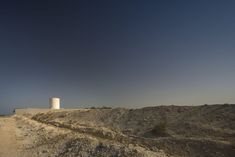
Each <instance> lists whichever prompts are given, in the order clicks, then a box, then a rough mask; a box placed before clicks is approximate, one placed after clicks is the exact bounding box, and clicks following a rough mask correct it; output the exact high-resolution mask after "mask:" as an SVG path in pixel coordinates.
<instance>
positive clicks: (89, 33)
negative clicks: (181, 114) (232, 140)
mask: <svg viewBox="0 0 235 157" xmlns="http://www.w3.org/2000/svg"><path fill="white" fill-rule="evenodd" d="M234 8H235V2H234V1H232V0H220V1H218V0H194V1H191V0H184V1H183V0H177V1H176V0H99V1H97V0H70V1H65V0H64V1H62V0H47V1H45V0H35V1H32V0H28V1H25V0H21V1H13V0H7V1H1V2H0V34H1V35H0V114H5V113H9V112H11V110H12V109H13V108H21V107H47V106H48V98H49V97H51V96H57V97H61V99H62V106H63V107H65V108H69V107H89V106H95V105H96V106H102V105H106V106H116V107H118V106H120V107H141V106H149V105H170V104H176V105H192V104H193V105H200V104H205V103H207V104H213V103H234V102H235V97H234V95H235V29H234V28H235V9H234Z"/></svg>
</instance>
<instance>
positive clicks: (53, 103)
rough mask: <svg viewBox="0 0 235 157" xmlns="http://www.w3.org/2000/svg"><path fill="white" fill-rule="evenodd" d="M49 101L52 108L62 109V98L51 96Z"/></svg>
mask: <svg viewBox="0 0 235 157" xmlns="http://www.w3.org/2000/svg"><path fill="white" fill-rule="evenodd" d="M49 103H50V108H51V109H60V98H50V99H49Z"/></svg>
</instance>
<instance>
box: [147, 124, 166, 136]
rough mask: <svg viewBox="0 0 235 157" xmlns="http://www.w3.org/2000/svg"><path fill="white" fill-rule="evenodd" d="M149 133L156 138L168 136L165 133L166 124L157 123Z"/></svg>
mask: <svg viewBox="0 0 235 157" xmlns="http://www.w3.org/2000/svg"><path fill="white" fill-rule="evenodd" d="M151 132H152V134H153V135H154V136H156V137H164V136H167V135H168V134H167V132H166V123H159V124H157V125H155V126H154V128H153V129H152V131H151Z"/></svg>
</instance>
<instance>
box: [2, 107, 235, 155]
mask: <svg viewBox="0 0 235 157" xmlns="http://www.w3.org/2000/svg"><path fill="white" fill-rule="evenodd" d="M0 140H1V142H0V157H32V156H33V157H75V156H76V157H77V156H78V157H234V156H235V105H230V104H224V105H202V106H173V105H172V106H156V107H145V108H141V109H125V108H115V109H108V108H105V109H102V108H99V109H97V108H96V109H75V110H70V111H67V110H57V111H55V110H53V111H48V112H46V113H37V114H30V113H27V114H23V115H22V114H21V115H18V114H15V115H12V116H8V117H1V118H0Z"/></svg>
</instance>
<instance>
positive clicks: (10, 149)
mask: <svg viewBox="0 0 235 157" xmlns="http://www.w3.org/2000/svg"><path fill="white" fill-rule="evenodd" d="M0 140H1V142H0V157H17V156H21V155H20V151H19V147H18V146H19V143H18V141H17V137H16V124H15V119H13V118H11V117H6V118H0Z"/></svg>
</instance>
